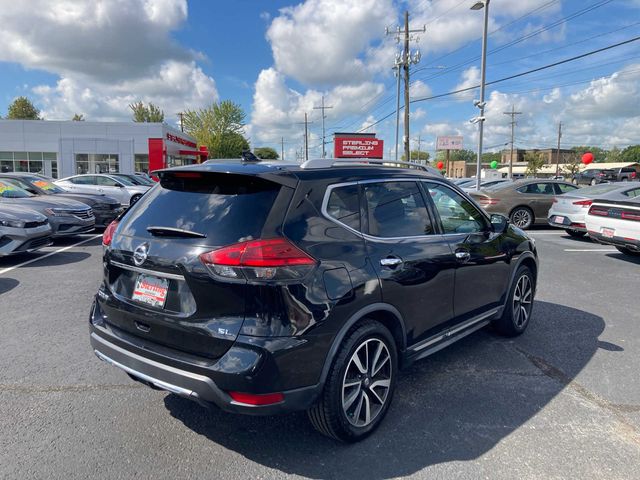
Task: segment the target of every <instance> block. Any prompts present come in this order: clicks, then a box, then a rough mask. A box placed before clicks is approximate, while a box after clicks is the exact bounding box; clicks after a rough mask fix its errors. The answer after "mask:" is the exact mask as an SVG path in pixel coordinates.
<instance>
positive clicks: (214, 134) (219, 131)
mask: <svg viewBox="0 0 640 480" xmlns="http://www.w3.org/2000/svg"><path fill="white" fill-rule="evenodd" d="M183 118H184V129H185V132H186V133H188V134H189V135H191V136H192V137H194V138H195V139H196V142H197V143H198V145H205V146H206V147H207V149H208V150H209V158H238V157H240V155H241V154H242V151H243V150H247V149H248V148H249V142H248V141H247V139H246V138H245V137H244V125H245V118H246V115H245V113H244V111H243V110H242V107H240V105H238V104H236V103H233V102H231V101H229V100H225V101H223V102H220V103H213V104H211V105H210V106H208V107H205V108H201V109H199V110H187V111H186V112H185V113H184V117H183Z"/></svg>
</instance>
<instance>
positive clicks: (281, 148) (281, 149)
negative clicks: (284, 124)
mask: <svg viewBox="0 0 640 480" xmlns="http://www.w3.org/2000/svg"><path fill="white" fill-rule="evenodd" d="M280 160H284V137H280Z"/></svg>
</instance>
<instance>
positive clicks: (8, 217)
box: [0, 205, 51, 257]
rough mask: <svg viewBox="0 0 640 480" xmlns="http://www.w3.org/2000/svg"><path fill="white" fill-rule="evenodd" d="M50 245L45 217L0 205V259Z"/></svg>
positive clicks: (33, 211)
mask: <svg viewBox="0 0 640 480" xmlns="http://www.w3.org/2000/svg"><path fill="white" fill-rule="evenodd" d="M47 245H51V225H50V224H49V220H48V219H47V217H46V216H45V215H42V214H41V213H38V212H36V211H35V210H31V209H28V208H24V207H18V206H10V205H0V257H3V256H5V255H11V254H14V253H24V252H33V251H34V250H38V249H39V248H42V247H46V246H47Z"/></svg>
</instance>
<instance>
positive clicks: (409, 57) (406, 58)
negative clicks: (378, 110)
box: [385, 11, 427, 160]
mask: <svg viewBox="0 0 640 480" xmlns="http://www.w3.org/2000/svg"><path fill="white" fill-rule="evenodd" d="M426 31H427V27H426V25H424V26H423V27H422V28H421V29H419V30H410V29H409V12H408V11H405V12H404V31H402V30H401V29H400V27H398V28H397V29H396V31H395V32H390V31H389V29H386V31H385V33H386V34H387V35H395V36H396V41H397V42H398V43H400V38H401V37H402V38H403V39H404V48H403V49H402V52H400V54H399V55H396V61H395V67H394V68H397V69H398V97H397V101H396V160H398V148H397V145H398V130H399V125H400V69H401V68H402V69H403V70H404V138H403V144H404V158H405V159H407V160H408V159H409V156H410V151H409V150H410V147H409V100H410V96H409V66H410V65H412V64H413V65H415V64H417V63H418V62H419V61H420V57H421V55H420V51H419V50H416V51H415V53H414V54H411V52H410V51H409V42H410V41H411V40H415V41H416V42H417V41H418V40H419V38H418V37H415V38H414V37H413V36H412V35H411V34H412V33H425V32H426Z"/></svg>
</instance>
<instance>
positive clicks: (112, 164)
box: [76, 153, 120, 174]
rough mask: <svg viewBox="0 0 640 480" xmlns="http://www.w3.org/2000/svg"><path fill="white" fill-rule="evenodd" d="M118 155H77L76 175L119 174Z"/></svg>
mask: <svg viewBox="0 0 640 480" xmlns="http://www.w3.org/2000/svg"><path fill="white" fill-rule="evenodd" d="M119 171H120V168H119V164H118V155H117V154H113V153H77V154H76V174H82V173H117V172H119Z"/></svg>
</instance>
